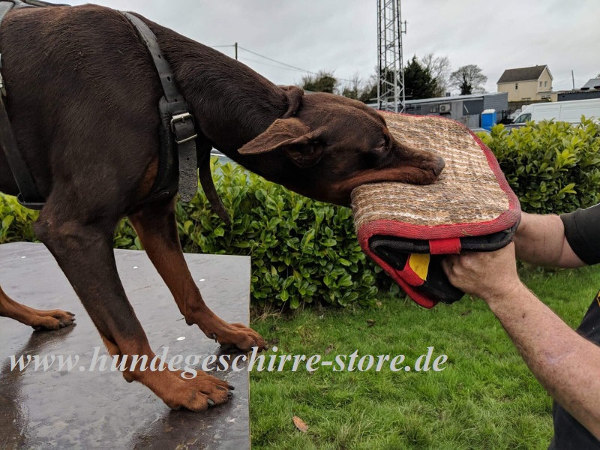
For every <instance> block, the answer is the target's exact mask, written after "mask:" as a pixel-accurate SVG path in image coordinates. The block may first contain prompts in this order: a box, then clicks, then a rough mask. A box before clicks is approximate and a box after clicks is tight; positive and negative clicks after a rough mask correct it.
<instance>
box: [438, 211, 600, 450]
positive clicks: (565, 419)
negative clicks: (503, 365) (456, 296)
mask: <svg viewBox="0 0 600 450" xmlns="http://www.w3.org/2000/svg"><path fill="white" fill-rule="evenodd" d="M516 257H518V258H519V259H521V260H523V261H527V262H530V263H534V264H538V265H545V266H554V267H565V268H569V267H580V266H584V265H586V264H596V263H600V205H596V206H593V207H591V208H588V209H583V210H577V211H575V212H573V213H570V214H564V215H562V216H557V215H533V214H526V213H523V216H522V219H521V223H520V224H519V227H518V229H517V232H516V234H515V239H514V243H511V244H510V245H508V246H507V247H505V248H503V249H501V250H498V251H496V252H490V253H465V254H462V255H456V256H450V257H448V258H446V259H445V260H444V262H443V265H444V271H445V272H446V274H447V275H448V278H449V279H450V282H451V283H452V284H453V285H455V286H456V287H458V288H459V289H462V290H463V291H465V292H467V293H469V294H473V295H476V296H478V297H481V298H482V299H483V300H484V301H485V302H486V303H487V304H488V306H489V307H490V309H491V310H492V312H493V313H494V315H495V316H496V317H497V318H498V320H499V321H500V322H501V323H502V326H503V327H504V329H505V330H506V332H507V333H508V335H509V336H510V338H511V339H512V341H513V343H514V344H515V346H516V347H517V349H518V350H519V352H520V353H521V356H522V357H523V359H524V360H525V363H526V364H527V366H528V367H529V369H530V370H531V371H532V372H533V374H534V375H535V377H536V378H537V379H538V381H539V382H540V383H541V384H542V385H543V386H544V388H545V389H546V390H547V391H548V393H549V394H550V395H551V396H552V397H553V399H554V410H553V418H554V438H553V440H552V443H551V444H550V448H551V449H570V448H573V449H583V448H585V449H591V448H600V292H599V293H598V294H597V295H596V297H595V298H594V299H593V301H592V304H591V306H590V307H589V309H588V311H587V313H586V315H585V317H584V319H583V322H582V323H581V325H580V326H579V328H578V329H577V332H575V331H573V330H572V329H571V328H570V327H569V326H568V325H567V324H565V323H564V322H563V321H562V320H561V319H560V318H559V317H558V316H557V315H556V314H554V313H553V312H552V311H551V310H550V309H549V308H548V307H547V306H546V305H544V304H543V303H542V302H541V301H540V300H539V299H537V298H536V296H535V295H534V294H533V293H532V292H531V291H530V290H529V289H527V287H526V286H525V285H524V284H523V283H522V282H521V280H520V279H519V276H518V274H517V269H516V261H515V258H516Z"/></svg>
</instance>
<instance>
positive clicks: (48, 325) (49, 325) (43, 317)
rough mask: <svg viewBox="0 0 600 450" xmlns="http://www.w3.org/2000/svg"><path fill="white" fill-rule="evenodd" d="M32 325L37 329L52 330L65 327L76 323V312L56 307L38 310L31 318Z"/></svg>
mask: <svg viewBox="0 0 600 450" xmlns="http://www.w3.org/2000/svg"><path fill="white" fill-rule="evenodd" d="M30 323H31V326H32V327H33V329H34V330H36V331H51V330H58V329H60V328H65V327H68V326H70V325H73V324H74V323H75V314H73V313H70V312H68V311H61V310H60V309H55V310H52V311H38V310H35V313H34V314H33V315H32V317H31V318H30Z"/></svg>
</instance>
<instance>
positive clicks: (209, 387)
mask: <svg viewBox="0 0 600 450" xmlns="http://www.w3.org/2000/svg"><path fill="white" fill-rule="evenodd" d="M232 390H233V387H232V386H230V385H229V384H228V383H227V382H226V381H223V380H220V379H218V378H216V377H213V376H212V375H208V374H206V373H204V372H198V374H197V376H196V377H194V378H193V379H189V380H187V379H183V378H182V379H181V380H180V382H179V383H177V387H176V388H175V390H174V392H173V393H172V397H171V398H169V399H168V400H165V403H166V404H167V405H168V406H169V408H171V409H175V410H177V409H188V410H190V411H204V410H206V409H208V408H211V407H213V406H217V405H222V404H223V403H227V402H228V401H229V399H230V398H231V397H232V392H231V391H232Z"/></svg>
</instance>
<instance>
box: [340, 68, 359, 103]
mask: <svg viewBox="0 0 600 450" xmlns="http://www.w3.org/2000/svg"><path fill="white" fill-rule="evenodd" d="M362 85H363V82H362V80H361V78H360V75H359V74H358V73H355V74H354V76H353V77H352V78H351V79H350V81H348V82H347V83H346V84H345V85H344V87H343V88H342V95H343V96H344V97H348V98H352V99H354V100H356V99H358V96H359V95H360V91H361V89H362Z"/></svg>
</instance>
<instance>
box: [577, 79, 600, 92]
mask: <svg viewBox="0 0 600 450" xmlns="http://www.w3.org/2000/svg"><path fill="white" fill-rule="evenodd" d="M581 89H583V90H588V89H600V77H598V78H591V79H590V81H588V82H587V83H585V84H584V85H583V87H582V88H581Z"/></svg>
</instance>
